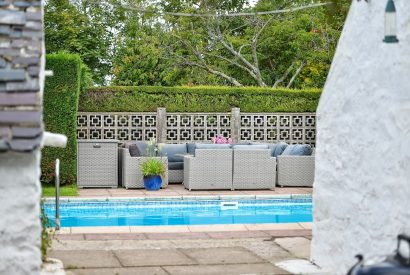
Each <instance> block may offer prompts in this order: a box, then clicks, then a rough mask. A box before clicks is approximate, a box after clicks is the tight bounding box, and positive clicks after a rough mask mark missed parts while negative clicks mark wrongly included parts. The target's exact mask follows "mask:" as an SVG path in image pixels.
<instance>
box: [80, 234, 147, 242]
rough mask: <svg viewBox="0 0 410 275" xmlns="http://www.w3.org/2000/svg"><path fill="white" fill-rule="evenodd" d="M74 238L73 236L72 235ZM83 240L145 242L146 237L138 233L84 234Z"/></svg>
mask: <svg viewBox="0 0 410 275" xmlns="http://www.w3.org/2000/svg"><path fill="white" fill-rule="evenodd" d="M73 235H74V236H76V235H75V234H73ZM83 236H84V239H85V240H89V241H96V240H145V239H146V238H147V237H146V236H145V235H144V234H139V233H124V234H84V235H83Z"/></svg>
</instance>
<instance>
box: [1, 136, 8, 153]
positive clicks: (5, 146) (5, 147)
mask: <svg viewBox="0 0 410 275" xmlns="http://www.w3.org/2000/svg"><path fill="white" fill-rule="evenodd" d="M9 149H10V147H9V144H8V142H7V141H5V140H3V139H1V138H0V152H6V151H8V150H9Z"/></svg>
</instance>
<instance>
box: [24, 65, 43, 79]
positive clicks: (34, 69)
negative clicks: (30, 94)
mask: <svg viewBox="0 0 410 275" xmlns="http://www.w3.org/2000/svg"><path fill="white" fill-rule="evenodd" d="M27 71H28V74H29V75H30V76H31V77H38V76H39V75H40V67H39V66H30V67H28V69H27Z"/></svg>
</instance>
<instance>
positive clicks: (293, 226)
mask: <svg viewBox="0 0 410 275" xmlns="http://www.w3.org/2000/svg"><path fill="white" fill-rule="evenodd" d="M312 224H313V223H311V222H303V223H263V224H212V225H162V226H82V227H63V228H61V229H60V230H58V231H56V232H55V233H56V235H64V234H122V233H197V232H204V233H206V232H234V231H235V232H238V231H243V232H247V231H264V232H266V231H284V230H292V231H295V230H301V231H306V230H311V228H312Z"/></svg>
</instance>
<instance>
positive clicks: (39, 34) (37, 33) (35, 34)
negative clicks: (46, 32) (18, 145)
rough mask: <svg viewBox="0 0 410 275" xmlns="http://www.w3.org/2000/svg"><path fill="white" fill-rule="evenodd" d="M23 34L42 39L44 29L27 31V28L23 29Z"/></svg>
mask: <svg viewBox="0 0 410 275" xmlns="http://www.w3.org/2000/svg"><path fill="white" fill-rule="evenodd" d="M22 36H23V37H27V38H39V39H42V38H43V32H42V31H26V30H23V34H22Z"/></svg>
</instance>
